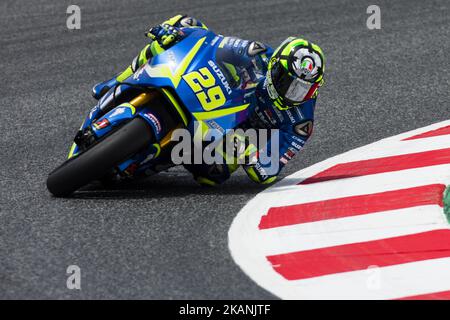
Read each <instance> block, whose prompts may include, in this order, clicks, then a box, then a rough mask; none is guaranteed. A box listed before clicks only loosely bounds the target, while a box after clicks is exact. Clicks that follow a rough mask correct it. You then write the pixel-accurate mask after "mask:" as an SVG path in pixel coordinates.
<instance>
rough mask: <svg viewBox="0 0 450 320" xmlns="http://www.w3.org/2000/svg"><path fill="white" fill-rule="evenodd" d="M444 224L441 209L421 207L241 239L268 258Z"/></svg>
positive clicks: (437, 207)
mask: <svg viewBox="0 0 450 320" xmlns="http://www.w3.org/2000/svg"><path fill="white" fill-rule="evenodd" d="M411 220H413V221H414V225H411V222H410V221H411ZM445 225H446V220H445V216H444V215H443V214H442V208H441V207H439V206H421V207H415V208H408V209H401V210H392V211H384V212H381V213H373V214H365V215H361V216H354V217H347V218H340V219H332V220H323V221H317V222H311V223H305V224H297V225H291V226H285V227H278V228H271V229H266V230H261V231H260V232H259V233H257V235H258V238H257V239H245V240H244V239H242V240H243V241H257V243H258V244H259V246H260V247H261V248H262V249H263V250H262V252H263V253H264V254H265V255H266V256H269V255H275V254H282V253H289V252H296V251H303V250H312V249H319V248H326V247H332V246H338V245H342V244H347V243H357V242H364V241H371V240H379V239H385V238H391V237H397V236H403V235H408V234H414V233H419V232H425V231H431V230H438V229H442V228H443V226H445Z"/></svg>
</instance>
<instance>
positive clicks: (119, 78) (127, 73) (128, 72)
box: [116, 66, 133, 82]
mask: <svg viewBox="0 0 450 320" xmlns="http://www.w3.org/2000/svg"><path fill="white" fill-rule="evenodd" d="M131 75H133V69H131V66H129V67H128V68H126V69H125V71H124V72H122V73H121V74H119V75H118V76H117V78H116V80H117V81H118V82H122V81H124V80H126V79H127V78H128V77H129V76H131Z"/></svg>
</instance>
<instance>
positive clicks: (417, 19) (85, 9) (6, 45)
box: [0, 0, 450, 299]
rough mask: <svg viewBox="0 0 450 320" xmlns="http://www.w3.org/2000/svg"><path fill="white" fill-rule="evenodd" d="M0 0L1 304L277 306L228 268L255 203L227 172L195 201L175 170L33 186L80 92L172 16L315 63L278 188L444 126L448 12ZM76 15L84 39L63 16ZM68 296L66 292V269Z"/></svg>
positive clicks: (308, 4)
mask: <svg viewBox="0 0 450 320" xmlns="http://www.w3.org/2000/svg"><path fill="white" fill-rule="evenodd" d="M372 2H373V1H365V0H364V1H351V0H334V1H326V2H325V1H274V0H272V1H258V2H253V1H247V2H245V1H237V0H228V1H210V0H209V1H164V2H163V1H137V0H131V1H117V0H114V1H81V0H77V1H56V0H53V1H31V0H30V1H23V0H21V1H12V0H3V1H1V2H0V30H1V34H0V57H1V61H0V66H1V68H0V70H1V73H0V77H1V84H0V129H1V130H0V141H1V142H0V146H1V150H0V168H1V170H0V190H1V191H0V298H32V299H34V298H52V299H53V298H58V299H60V298H66V299H90V298H100V299H105V298H123V299H126V298H138V299H141V298H148V299H213V298H219V299H222V298H223V299H254V298H255V299H260V298H261V299H264V298H268V299H271V298H275V297H274V296H272V295H271V294H269V293H267V292H266V291H264V290H263V289H261V288H259V287H258V286H257V285H255V284H254V283H253V282H252V281H251V280H250V279H249V278H248V277H247V276H246V275H245V274H243V273H242V272H241V271H240V269H239V268H238V267H237V266H236V265H235V264H234V262H233V260H232V259H231V256H230V254H229V251H228V239H227V233H228V228H229V226H230V224H231V221H232V219H233V218H234V216H235V215H236V213H237V212H238V211H239V209H240V208H241V207H242V206H243V205H244V204H245V203H246V202H247V201H248V200H250V199H251V198H252V197H253V196H254V195H255V194H256V193H258V192H259V191H261V190H262V188H261V187H260V186H257V185H255V184H253V183H252V182H251V181H249V180H248V178H247V177H246V176H245V174H244V173H243V172H242V171H239V172H238V173H237V174H235V175H234V176H233V178H232V179H231V180H230V181H228V182H227V183H226V184H225V185H223V186H221V187H218V188H213V189H207V188H201V187H199V186H197V185H196V183H195V182H194V181H193V180H192V179H191V177H190V175H189V174H188V173H186V172H184V171H183V170H182V169H176V170H172V171H169V172H167V173H164V174H161V175H160V176H157V177H154V178H150V179H148V180H146V181H143V182H140V183H137V184H132V185H127V186H124V187H123V188H120V189H113V190H98V189H97V190H95V189H93V188H91V190H88V191H84V192H82V193H79V194H78V195H77V196H76V197H75V198H72V199H55V198H53V197H51V196H50V195H49V193H48V192H47V190H46V188H45V179H46V176H47V174H48V172H50V171H51V170H52V169H53V168H54V167H55V166H56V165H57V164H59V163H60V162H62V161H63V160H64V159H65V157H66V155H67V151H68V147H69V144H70V141H71V139H72V138H73V135H74V133H75V132H76V130H77V129H78V127H79V125H80V123H81V120H82V118H83V117H84V116H85V114H86V112H87V111H88V110H89V109H90V107H92V106H93V105H94V103H95V102H94V100H93V99H92V98H91V97H90V90H91V86H92V85H93V84H94V83H96V82H98V81H101V80H103V79H106V78H108V77H110V76H111V75H112V74H114V73H116V72H118V71H120V69H122V68H123V67H125V66H126V65H127V64H129V63H130V62H131V59H132V58H133V57H134V55H135V54H136V53H137V52H138V51H139V50H140V48H141V47H143V46H144V45H145V42H146V39H145V38H144V37H143V31H144V30H145V29H146V28H147V27H149V26H151V25H155V24H157V23H160V22H162V21H163V20H165V19H166V18H168V17H170V16H172V15H175V14H176V13H178V12H181V13H188V14H190V15H192V16H194V17H197V18H198V19H201V20H202V21H203V22H205V23H206V24H207V25H208V26H209V27H210V28H211V29H213V30H215V31H216V32H218V33H221V34H225V35H235V36H239V37H241V38H246V39H258V40H262V41H265V42H267V43H268V44H270V45H273V46H275V45H277V44H278V43H279V42H281V41H282V40H283V39H284V38H286V37H287V36H288V35H302V36H304V37H306V38H308V39H310V40H311V41H314V42H317V43H318V44H320V45H321V47H322V48H323V50H324V52H325V55H326V56H327V58H328V60H327V74H326V85H325V87H324V88H323V89H322V91H321V94H320V96H319V100H318V104H317V110H316V120H315V132H314V135H313V138H312V139H311V141H310V143H309V144H308V145H307V147H306V148H305V149H304V151H303V153H302V154H301V155H300V156H298V157H297V158H296V159H295V161H293V162H292V163H290V164H289V166H288V167H287V168H286V170H285V171H284V172H283V176H286V175H287V174H289V173H293V172H295V171H298V170H300V169H301V168H304V167H306V166H308V165H312V164H314V163H316V162H318V161H321V160H324V159H326V158H328V157H331V156H333V155H336V154H339V153H342V152H344V151H347V150H350V149H353V148H355V147H359V146H362V145H365V144H367V143H370V142H373V141H376V140H378V139H381V138H383V137H387V136H391V135H394V134H398V133H401V132H404V131H406V130H411V129H414V128H418V127H422V126H425V125H428V124H431V123H435V122H438V121H442V120H446V119H448V118H449V116H450V104H449V97H448V92H449V75H448V74H449V72H450V70H449V66H450V58H449V55H448V52H449V51H450V48H449V45H450V40H449V39H450V20H449V18H448V17H449V15H450V10H449V8H450V4H449V2H448V0H442V1H411V0H405V1H377V4H378V5H379V6H380V7H381V15H382V16H381V18H382V21H381V23H382V28H381V30H368V29H367V27H366V19H367V16H368V15H367V14H366V8H367V7H368V5H370V4H372ZM70 4H78V5H79V6H80V7H81V14H82V21H81V30H73V31H69V30H68V29H67V28H66V18H67V14H66V8H67V6H68V5H70ZM72 264H75V265H78V266H80V268H81V275H82V280H81V281H82V282H81V287H82V289H81V290H74V291H71V290H68V289H67V288H66V279H67V275H66V268H67V266H68V265H72Z"/></svg>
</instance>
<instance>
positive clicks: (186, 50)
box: [47, 29, 251, 197]
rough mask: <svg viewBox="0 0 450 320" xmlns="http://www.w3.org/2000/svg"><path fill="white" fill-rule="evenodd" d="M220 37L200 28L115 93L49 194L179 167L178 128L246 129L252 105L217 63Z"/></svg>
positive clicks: (93, 114)
mask: <svg viewBox="0 0 450 320" xmlns="http://www.w3.org/2000/svg"><path fill="white" fill-rule="evenodd" d="M221 39H222V36H218V35H216V34H214V33H213V32H211V31H207V30H204V29H195V30H194V31H192V33H191V34H190V35H189V36H188V37H186V38H184V39H183V40H181V41H180V42H178V43H177V44H175V45H174V46H172V47H171V48H169V49H168V50H166V51H164V52H163V53H161V54H159V55H157V56H155V57H153V58H152V59H150V60H149V61H148V63H147V64H145V65H143V66H141V68H140V69H139V70H137V71H136V72H135V73H134V74H133V75H132V76H130V77H129V78H128V79H126V80H125V81H124V82H122V83H121V84H119V85H118V86H116V87H114V88H111V89H110V90H109V91H108V92H107V93H106V94H105V95H104V96H103V97H102V98H101V99H100V100H99V102H98V104H97V105H96V106H95V107H94V108H93V109H92V110H91V111H90V113H89V115H88V116H87V117H86V119H85V121H84V122H83V124H82V126H81V128H80V130H79V131H78V132H77V134H76V136H75V139H74V142H73V145H72V147H71V149H70V152H69V156H68V159H67V161H66V162H64V163H63V164H62V165H61V166H59V167H58V168H56V169H55V170H54V171H53V172H51V173H50V174H49V177H48V179H47V188H48V190H49V191H50V192H51V193H52V194H53V195H54V196H57V197H64V196H69V195H71V194H72V193H73V192H75V191H76V190H78V189H80V188H81V187H83V186H85V185H87V184H89V183H90V182H92V181H95V180H99V181H111V180H112V181H115V180H119V181H120V180H121V179H127V178H129V177H132V178H135V177H139V176H149V175H153V174H156V173H158V172H161V171H163V170H166V169H168V168H169V167H172V166H174V163H173V162H172V160H171V150H172V148H173V146H174V145H175V144H176V142H174V141H172V139H171V137H172V133H173V132H174V130H176V129H178V128H184V129H187V130H189V131H190V133H191V136H194V134H195V132H194V131H195V130H196V128H198V127H199V126H198V125H194V123H197V124H198V123H200V124H201V125H200V127H202V129H203V130H205V129H208V128H211V129H215V130H220V132H223V133H224V135H225V133H226V132H227V130H229V129H234V128H236V127H238V126H239V125H240V124H242V123H243V122H244V121H245V120H246V118H247V115H248V113H249V109H250V108H249V106H250V105H251V101H250V100H248V99H247V98H246V97H248V96H249V95H248V92H247V91H246V90H243V89H240V87H239V86H238V85H236V84H233V78H232V75H230V72H229V71H228V70H227V69H226V68H224V63H223V62H222V61H220V59H217V56H216V51H217V49H218V46H219V44H220V42H221Z"/></svg>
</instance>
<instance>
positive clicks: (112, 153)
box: [47, 118, 153, 197]
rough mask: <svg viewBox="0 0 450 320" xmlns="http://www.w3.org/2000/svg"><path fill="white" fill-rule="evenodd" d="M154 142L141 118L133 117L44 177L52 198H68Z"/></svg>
mask: <svg viewBox="0 0 450 320" xmlns="http://www.w3.org/2000/svg"><path fill="white" fill-rule="evenodd" d="M152 140H153V133H152V131H151V128H150V126H149V125H148V124H147V123H146V122H145V120H144V119H141V118H134V119H133V120H131V121H130V122H129V123H127V124H125V125H124V126H123V127H121V128H120V129H118V130H117V131H115V132H113V133H112V134H111V135H109V136H107V137H106V138H104V139H103V140H101V141H100V142H99V143H97V144H94V145H93V146H92V147H91V148H89V149H88V150H86V151H85V152H83V153H82V154H80V155H78V156H76V157H75V158H72V159H69V160H67V161H66V162H65V163H63V164H62V165H61V166H59V167H58V168H56V169H55V170H53V171H52V172H51V173H50V174H49V176H48V178H47V189H48V191H50V193H52V194H53V195H54V196H55V197H65V196H69V195H71V194H72V193H73V192H75V191H76V190H78V189H79V188H81V187H83V186H85V185H87V184H88V183H89V182H91V181H93V180H96V179H100V178H102V177H104V176H105V175H106V174H107V173H108V172H110V171H111V169H113V168H114V167H116V166H117V165H119V164H120V163H122V162H123V161H125V160H127V159H129V158H130V157H131V156H133V155H135V154H137V153H139V152H140V151H142V150H143V149H144V148H146V147H148V146H149V145H150V144H151V143H152Z"/></svg>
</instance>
